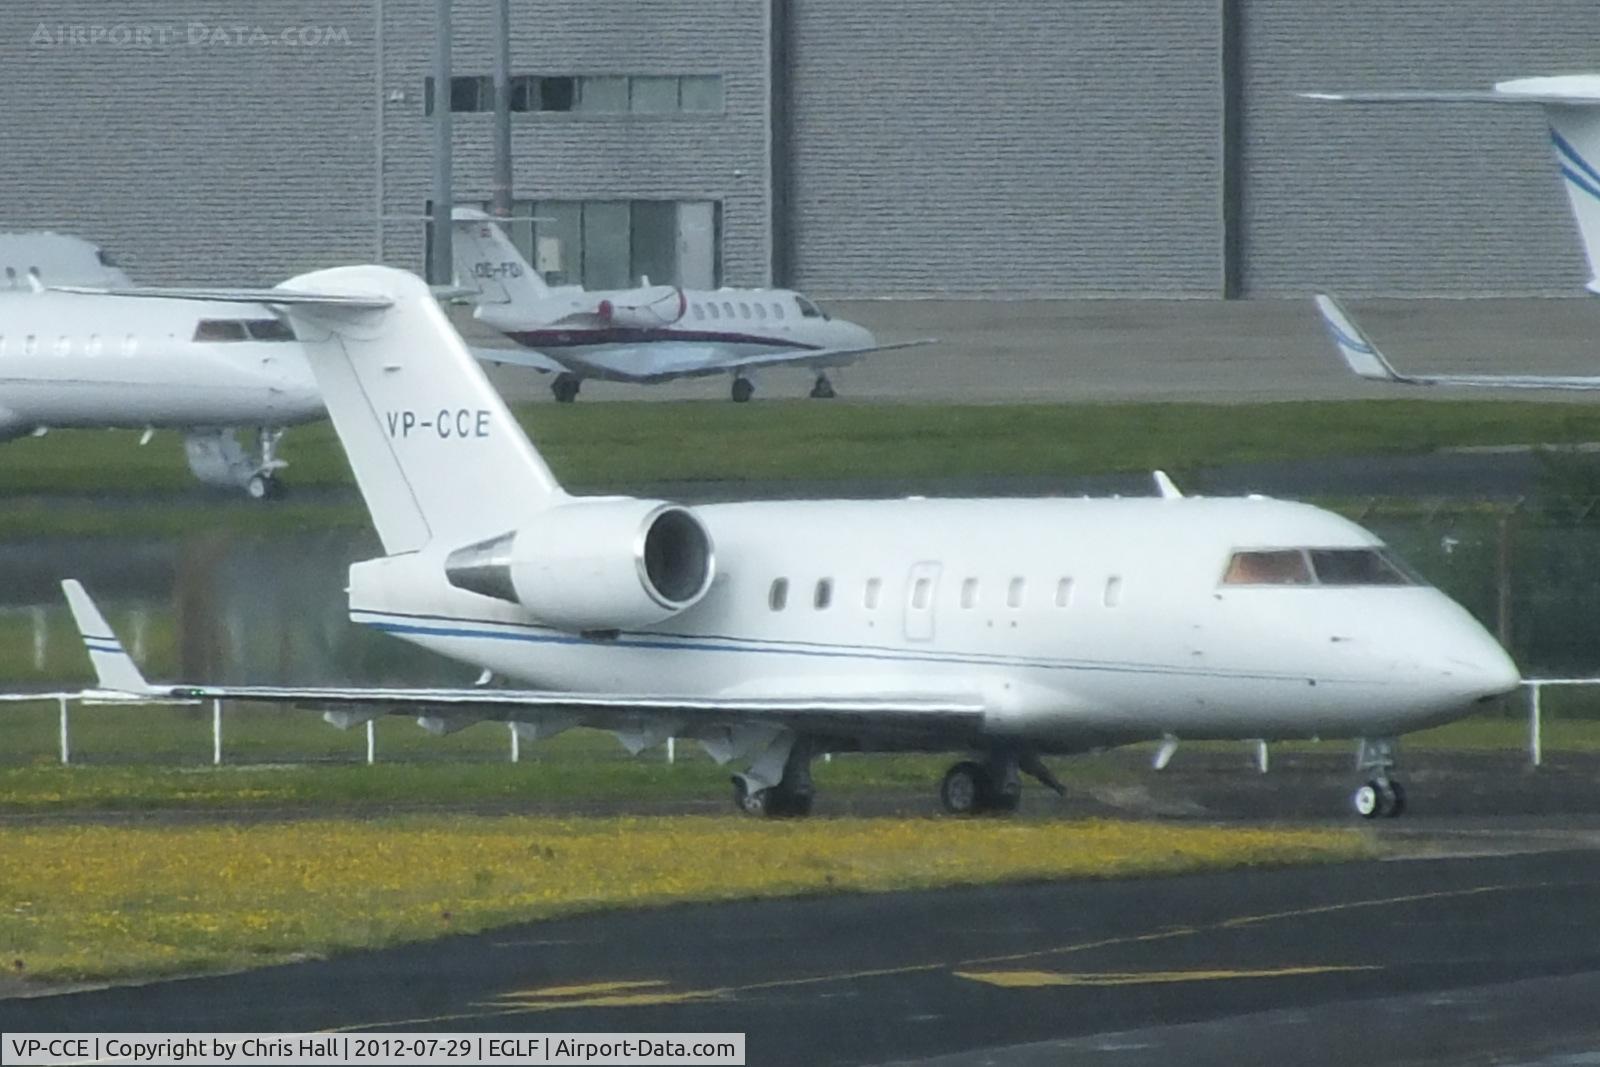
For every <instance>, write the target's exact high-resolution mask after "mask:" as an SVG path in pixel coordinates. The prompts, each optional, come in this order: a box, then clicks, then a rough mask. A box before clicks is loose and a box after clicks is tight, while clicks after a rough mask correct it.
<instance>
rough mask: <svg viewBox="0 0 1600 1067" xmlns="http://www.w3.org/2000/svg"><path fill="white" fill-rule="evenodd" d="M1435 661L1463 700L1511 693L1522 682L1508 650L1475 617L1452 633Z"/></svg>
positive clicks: (1450, 689) (1452, 693)
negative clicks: (1474, 619) (1472, 620)
mask: <svg viewBox="0 0 1600 1067" xmlns="http://www.w3.org/2000/svg"><path fill="white" fill-rule="evenodd" d="M1440 652H1441V654H1440V656H1439V658H1438V659H1437V660H1436V661H1435V663H1434V667H1435V669H1436V670H1437V671H1438V675H1439V678H1440V681H1441V684H1442V685H1443V686H1444V688H1445V689H1447V690H1448V692H1449V695H1450V696H1452V697H1454V698H1455V699H1458V700H1460V701H1461V702H1462V703H1463V704H1469V703H1473V702H1475V701H1479V700H1486V699H1489V698H1491V697H1497V696H1501V695H1503V694H1505V693H1509V692H1511V691H1512V690H1514V689H1516V688H1517V687H1518V686H1519V685H1521V684H1522V672H1521V671H1519V670H1518V669H1517V665H1516V664H1515V663H1513V662H1512V660H1511V657H1510V656H1509V655H1508V654H1507V653H1506V650H1505V649H1504V648H1503V647H1501V645H1500V642H1499V641H1496V640H1495V639H1494V637H1492V636H1491V635H1490V634H1489V632H1488V631H1487V630H1485V629H1483V627H1481V626H1479V625H1478V624H1477V623H1476V622H1475V621H1474V622H1470V623H1468V624H1467V625H1463V626H1462V627H1461V628H1460V629H1459V630H1458V632H1457V633H1455V634H1454V635H1452V638H1451V640H1450V641H1449V642H1448V644H1447V645H1446V647H1444V648H1442V649H1441V650H1440Z"/></svg>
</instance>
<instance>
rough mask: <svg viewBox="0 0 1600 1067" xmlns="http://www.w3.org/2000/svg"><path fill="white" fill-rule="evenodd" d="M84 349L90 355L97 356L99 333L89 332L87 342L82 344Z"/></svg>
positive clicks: (98, 352)
mask: <svg viewBox="0 0 1600 1067" xmlns="http://www.w3.org/2000/svg"><path fill="white" fill-rule="evenodd" d="M84 351H85V352H87V353H88V354H89V355H91V356H98V355H99V354H100V335H99V334H97V333H91V334H90V335H89V343H88V344H87V345H85V346H84Z"/></svg>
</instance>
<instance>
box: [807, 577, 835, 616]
mask: <svg viewBox="0 0 1600 1067" xmlns="http://www.w3.org/2000/svg"><path fill="white" fill-rule="evenodd" d="M832 603H833V579H832V578H819V579H817V589H816V592H814V593H813V594H812V595H811V606H812V607H814V608H816V609H817V610H818V611H826V610H827V608H828V605H829V604H832Z"/></svg>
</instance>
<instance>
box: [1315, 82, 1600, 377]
mask: <svg viewBox="0 0 1600 1067" xmlns="http://www.w3.org/2000/svg"><path fill="white" fill-rule="evenodd" d="M1301 95H1303V96H1305V97H1306V98H1307V99H1311V100H1326V101H1332V102H1336V103H1344V104H1438V103H1444V104H1509V105H1518V106H1524V107H1525V106H1529V105H1536V106H1538V107H1541V108H1543V109H1544V113H1545V118H1546V120H1547V121H1548V122H1549V124H1550V143H1551V146H1552V147H1553V149H1554V151H1555V158H1556V165H1557V167H1558V168H1559V169H1560V171H1561V177H1562V179H1563V181H1562V185H1563V187H1564V188H1565V189H1566V191H1567V201H1568V203H1569V205H1570V206H1571V208H1572V217H1573V220H1574V221H1575V222H1576V223H1577V226H1578V235H1579V237H1580V238H1581V239H1582V241H1583V251H1584V256H1585V257H1586V259H1587V260H1588V264H1589V281H1588V283H1587V284H1586V285H1585V286H1584V288H1586V289H1587V290H1588V291H1589V292H1591V293H1596V294H1600V75H1597V74H1567V75H1558V76H1555V77H1544V78H1516V79H1513V80H1511V81H1503V82H1499V83H1497V84H1496V85H1495V86H1494V88H1492V89H1487V90H1478V89H1444V90H1432V89H1422V90H1392V91H1378V92H1318V93H1303V94H1301ZM1316 304H1317V311H1318V313H1319V314H1320V315H1321V316H1322V321H1323V325H1324V326H1326V327H1327V330H1328V334H1329V336H1331V337H1332V338H1333V342H1334V345H1335V346H1336V347H1337V348H1338V350H1339V354H1340V355H1341V356H1343V357H1344V361H1345V364H1346V365H1347V366H1348V367H1349V368H1350V369H1351V370H1352V371H1354V372H1355V373H1356V374H1358V375H1360V376H1361V377H1363V378H1370V379H1372V380H1374V381H1382V382H1390V383H1393V384H1397V385H1439V386H1469V387H1486V388H1495V389H1565V390H1579V391H1589V390H1594V389H1600V376H1595V375H1541V374H1405V373H1401V372H1400V371H1398V370H1396V369H1395V367H1394V365H1393V364H1391V363H1390V362H1389V360H1388V359H1387V358H1385V357H1384V355H1383V353H1382V352H1380V351H1379V350H1378V348H1377V346H1376V345H1374V344H1373V343H1372V341H1371V340H1370V339H1369V338H1368V337H1367V336H1366V334H1365V333H1363V332H1362V330H1361V328H1360V326H1358V325H1357V324H1356V321H1355V319H1354V318H1353V317H1352V316H1351V315H1350V313H1349V312H1348V311H1346V310H1345V309H1344V308H1343V307H1342V306H1341V305H1340V304H1339V302H1338V301H1337V300H1335V299H1333V298H1332V297H1331V296H1326V295H1320V294H1319V295H1318V296H1317V297H1316Z"/></svg>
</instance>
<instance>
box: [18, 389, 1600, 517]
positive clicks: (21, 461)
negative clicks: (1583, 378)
mask: <svg viewBox="0 0 1600 1067" xmlns="http://www.w3.org/2000/svg"><path fill="white" fill-rule="evenodd" d="M517 415H518V418H519V419H520V420H521V421H522V423H523V425H524V426H525V427H526V428H527V429H528V431H529V433H530V435H531V436H532V437H533V439H534V441H535V442H536V443H537V444H538V446H539V448H540V450H541V451H542V452H543V453H544V454H545V457H546V459H547V460H548V461H549V463H550V465H551V467H552V469H553V470H554V471H555V473H556V475H557V476H558V477H559V478H560V479H561V480H562V481H563V482H564V483H567V484H571V485H576V486H588V487H593V488H602V489H603V488H610V487H617V486H626V485H632V484H638V483H651V482H660V481H679V480H691V481H692V480H729V479H741V478H756V479H767V480H780V481H781V480H793V479H802V480H811V479H831V478H925V477H951V478H971V477H977V476H984V475H995V476H1004V475H1012V476H1030V475H1033V476H1038V475H1068V474H1083V473H1098V472H1108V471H1138V470H1148V469H1150V468H1152V467H1165V468H1167V469H1169V470H1174V471H1189V470H1192V469H1193V468H1196V467H1201V466H1211V465H1217V464H1225V463H1244V462H1252V461H1260V460H1294V459H1313V458H1317V457H1322V456H1369V455H1377V454H1384V453H1391V454H1393V453H1420V452H1430V451H1433V450H1435V449H1438V448H1445V447H1452V446H1463V445H1507V444H1527V443H1546V444H1552V445H1561V444H1577V443H1582V442H1588V441H1597V440H1600V410H1596V409H1595V408H1593V407H1592V406H1588V405H1572V404H1549V403H1538V402H1530V401H1503V400H1453V401H1441V400H1357V401H1282V402H1274V403H1257V404H1198V403H1159V404H992V405H962V404H928V405H921V404H917V405H912V404H869V403H859V404H858V403H842V404H818V403H815V402H811V401H804V400H800V401H763V402H761V403H758V404H750V405H736V404H729V403H726V402H721V401H681V402H671V403H628V402H610V403H587V402H585V403H580V404H574V405H571V406H567V405H561V406H557V405H554V404H538V405H525V406H523V407H520V408H518V409H517ZM138 440H139V436H138V434H137V433H135V432H132V431H114V430H109V431H108V430H77V431H73V430H64V431H57V432H52V433H50V434H47V435H45V436H44V437H41V438H28V439H25V440H21V441H14V442H11V443H10V444H8V445H6V446H5V448H4V449H0V493H37V492H64V491H95V492H100V491H105V492H116V493H128V492H139V491H148V490H153V489H168V490H171V489H187V488H190V487H192V486H193V484H194V483H193V480H192V478H191V477H190V475H189V473H188V471H187V469H186V468H185V465H184V461H183V449H182V440H181V438H180V436H179V435H177V434H175V433H158V434H156V435H155V436H154V438H153V439H152V441H151V442H150V443H149V444H148V445H147V446H145V447H139V445H138ZM282 454H283V457H284V458H285V459H287V460H288V461H289V462H290V464H291V467H290V470H289V472H288V475H287V478H288V480H289V482H290V484H291V485H299V486H327V485H347V484H350V475H349V470H348V468H347V466H346V464H345V460H344V455H343V453H342V451H341V450H340V448H339V446H338V442H337V440H336V439H335V437H334V434H333V430H332V427H331V426H330V425H329V424H328V423H326V422H321V423H315V424H312V425H308V426H303V427H296V428H294V429H293V431H292V432H291V433H289V434H288V435H287V436H286V437H285V439H284V445H283V449H282ZM263 510H271V509H263Z"/></svg>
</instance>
